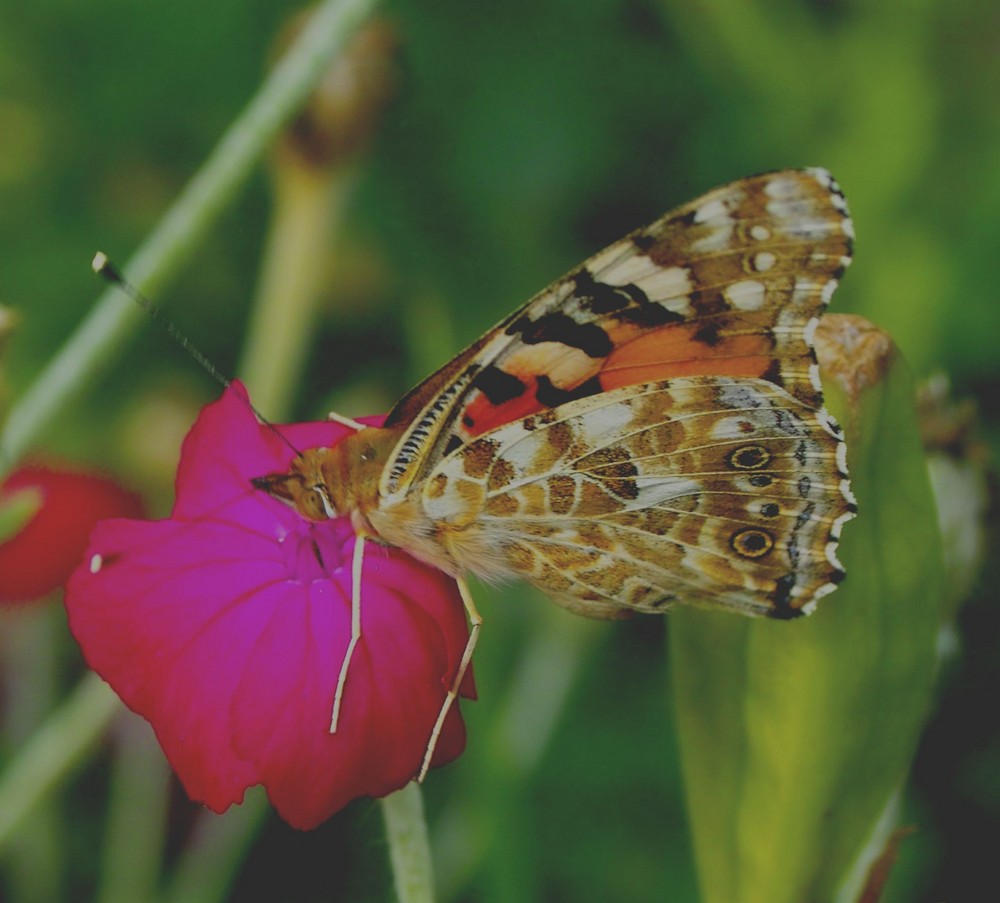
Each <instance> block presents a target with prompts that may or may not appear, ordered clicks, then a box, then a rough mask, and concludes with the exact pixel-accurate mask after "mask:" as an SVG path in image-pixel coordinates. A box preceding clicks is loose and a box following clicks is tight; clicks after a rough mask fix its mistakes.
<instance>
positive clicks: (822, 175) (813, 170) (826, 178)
mask: <svg viewBox="0 0 1000 903" xmlns="http://www.w3.org/2000/svg"><path fill="white" fill-rule="evenodd" d="M806 172H807V173H809V175H811V176H812V177H813V178H814V179H815V180H816V181H817V182H819V184H820V185H822V186H823V187H824V188H831V189H833V190H834V191H837V190H838V187H837V183H836V182H835V181H834V179H833V176H831V175H830V171H829V170H827V169H824V168H823V167H822V166H809V167H807V168H806Z"/></svg>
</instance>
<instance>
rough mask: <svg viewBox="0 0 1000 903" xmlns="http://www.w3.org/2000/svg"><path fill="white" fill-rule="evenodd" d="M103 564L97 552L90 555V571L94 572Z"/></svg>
mask: <svg viewBox="0 0 1000 903" xmlns="http://www.w3.org/2000/svg"><path fill="white" fill-rule="evenodd" d="M103 566H104V559H103V558H102V557H101V556H100V555H99V554H97V553H95V554H93V555H91V556H90V573H91V574H96V573H97V572H98V571H100V569H101V568H102V567H103Z"/></svg>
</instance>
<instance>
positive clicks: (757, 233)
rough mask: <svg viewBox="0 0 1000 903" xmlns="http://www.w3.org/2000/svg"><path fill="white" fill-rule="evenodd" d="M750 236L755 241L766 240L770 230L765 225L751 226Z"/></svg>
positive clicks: (769, 235)
mask: <svg viewBox="0 0 1000 903" xmlns="http://www.w3.org/2000/svg"><path fill="white" fill-rule="evenodd" d="M750 237H751V238H753V239H756V240H757V241H767V240H768V239H769V238H770V237H771V230H770V229H768V228H767V226H761V225H756V226H751V227H750Z"/></svg>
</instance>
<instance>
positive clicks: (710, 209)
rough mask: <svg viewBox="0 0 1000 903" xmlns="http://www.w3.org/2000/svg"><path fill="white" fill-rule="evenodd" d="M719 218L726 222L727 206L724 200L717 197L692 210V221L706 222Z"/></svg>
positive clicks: (727, 218) (728, 217) (728, 218)
mask: <svg viewBox="0 0 1000 903" xmlns="http://www.w3.org/2000/svg"><path fill="white" fill-rule="evenodd" d="M719 219H721V220H724V221H726V222H728V221H730V216H729V208H728V207H727V206H726V203H725V201H722V200H720V199H719V198H716V199H714V200H711V201H709V202H708V203H707V204H702V205H701V206H700V207H699V208H698V209H697V210H695V212H694V221H695V222H696V223H707V222H709V221H710V220H719Z"/></svg>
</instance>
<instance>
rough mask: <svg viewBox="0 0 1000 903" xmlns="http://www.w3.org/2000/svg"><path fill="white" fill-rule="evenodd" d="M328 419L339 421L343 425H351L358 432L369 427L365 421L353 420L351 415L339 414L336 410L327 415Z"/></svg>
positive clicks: (334, 421) (333, 421)
mask: <svg viewBox="0 0 1000 903" xmlns="http://www.w3.org/2000/svg"><path fill="white" fill-rule="evenodd" d="M326 419H327V420H329V421H331V422H332V423H339V424H340V425H341V426H346V427H349V428H350V429H352V430H354V431H355V432H356V433H360V432H361V431H362V430H366V429H368V427H366V426H365V425H364V424H363V423H359V422H358V421H357V420H352V419H351V418H350V417H345V416H344V415H343V414H338V413H337V412H336V411H330V413H329V414H327V415H326Z"/></svg>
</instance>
